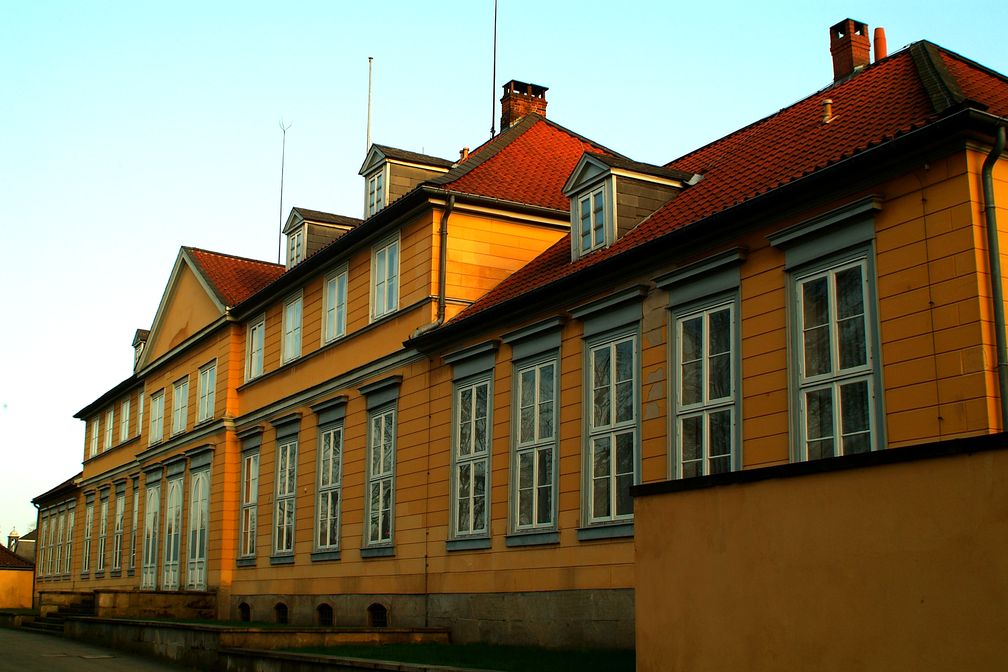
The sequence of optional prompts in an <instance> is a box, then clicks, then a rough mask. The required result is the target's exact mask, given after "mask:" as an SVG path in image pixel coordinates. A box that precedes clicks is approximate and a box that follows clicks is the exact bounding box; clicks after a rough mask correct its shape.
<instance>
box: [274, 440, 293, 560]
mask: <svg viewBox="0 0 1008 672" xmlns="http://www.w3.org/2000/svg"><path fill="white" fill-rule="evenodd" d="M297 456H298V440H297V437H296V436H291V437H289V438H285V439H283V441H282V442H281V443H279V444H278V445H277V455H276V464H277V467H276V488H275V499H276V506H275V507H274V509H273V553H274V554H277V555H284V554H291V553H293V552H294V532H295V527H296V523H297V459H298V458H297Z"/></svg>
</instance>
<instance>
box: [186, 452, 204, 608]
mask: <svg viewBox="0 0 1008 672" xmlns="http://www.w3.org/2000/svg"><path fill="white" fill-rule="evenodd" d="M208 481H209V474H208V472H207V471H206V470H203V471H198V472H196V473H194V474H193V475H192V480H191V482H190V484H189V542H188V544H187V545H188V548H189V566H188V571H187V572H186V587H187V588H189V589H190V590H204V589H206V559H207V518H208V517H209V515H210V496H209V484H208Z"/></svg>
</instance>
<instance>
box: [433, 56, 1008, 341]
mask: <svg viewBox="0 0 1008 672" xmlns="http://www.w3.org/2000/svg"><path fill="white" fill-rule="evenodd" d="M934 59H938V63H933V62H932V61H933V60H934ZM942 64H944V66H945V68H946V69H947V75H948V76H947V77H944V79H943V75H942V73H941V72H940V70H941V65H942ZM925 70H928V72H925ZM932 70H934V71H936V72H930V71H932ZM936 73H937V74H936ZM950 79H951V81H949V80H950ZM957 86H958V89H959V90H960V91H961V95H960V96H959V98H958V99H957V98H956V93H957V91H956V87H957ZM962 98H965V99H967V100H972V101H980V102H981V104H980V105H979V107H981V108H982V107H983V106H984V105H986V106H988V108H989V109H988V111H989V112H991V113H993V114H997V115H1008V79H1006V78H1005V77H1004V76H1002V75H999V74H997V73H995V72H993V71H991V70H988V69H986V68H983V67H982V66H979V65H977V64H976V63H973V62H971V61H969V60H967V59H964V58H963V57H961V56H958V55H957V54H953V53H951V52H948V51H945V50H943V49H941V48H938V47H935V46H934V45H932V44H930V43H927V42H918V43H915V44H914V45H911V46H910V47H909V48H908V49H905V50H903V51H900V52H898V53H896V54H893V55H892V56H890V57H888V58H886V59H883V60H880V61H878V62H876V63H875V64H872V65H870V66H868V67H866V68H865V69H864V70H863V71H862V72H860V73H858V74H856V75H854V76H853V77H851V78H849V79H846V80H842V81H840V82H839V83H835V84H833V85H831V86H829V87H827V88H826V89H823V90H822V91H819V92H817V93H815V94H813V95H811V96H809V97H808V98H805V99H804V100H801V101H799V102H797V103H795V104H793V105H791V106H789V107H786V108H784V109H782V110H780V111H779V112H777V113H776V114H773V115H771V116H769V117H766V118H765V119H761V120H760V121H757V122H756V123H754V124H751V125H749V126H746V127H745V128H742V129H740V130H738V131H736V132H734V133H732V134H731V135H728V136H726V137H724V138H722V139H720V140H717V141H715V142H713V143H711V144H709V145H707V146H705V147H701V148H700V149H698V150H696V151H694V152H691V153H689V154H687V155H685V156H683V157H681V158H679V159H676V160H675V161H671V162H669V163H668V164H666V165H667V167H669V168H674V169H678V170H683V171H686V172H691V173H700V174H702V175H703V179H702V180H701V181H700V182H699V183H697V184H696V185H694V186H692V187H689V188H687V189H685V190H684V191H683V192H682V193H680V194H679V196H678V197H677V198H675V199H673V200H672V201H670V202H669V203H666V204H665V205H664V206H663V207H661V208H660V209H659V210H658V211H657V212H656V213H654V214H653V215H651V216H650V217H648V218H647V219H645V220H644V221H643V222H641V223H640V224H639V225H638V226H637V227H636V228H635V229H633V230H632V231H630V232H628V233H627V234H626V235H624V236H623V237H622V238H620V239H619V240H617V241H616V242H615V243H613V244H612V245H611V246H609V247H608V248H604V249H601V250H598V251H596V252H593V253H591V254H589V255H587V256H585V257H582V258H581V259H579V260H577V261H574V262H572V261H571V258H570V235H569V234H568V235H567V236H564V237H563V238H562V239H561V240H559V241H558V242H557V243H556V244H554V245H553V246H552V247H550V248H549V249H548V250H546V251H545V252H544V253H542V254H541V255H540V256H539V257H537V258H536V259H534V260H532V261H531V262H530V263H529V264H527V265H526V266H525V267H524V268H522V269H520V270H518V271H517V272H515V273H514V274H512V275H511V276H510V277H508V278H507V279H505V280H504V281H503V282H501V283H500V284H499V285H498V286H497V287H496V288H494V289H493V290H491V291H490V292H489V293H487V294H486V295H484V296H483V297H482V298H481V299H479V300H478V301H476V302H475V303H474V304H472V305H471V306H469V307H468V308H466V309H465V310H464V311H462V312H461V313H459V315H457V316H455V318H454V319H453V320H451V321H450V322H449V323H448V325H449V326H450V325H454V324H458V323H460V322H462V321H464V320H466V319H467V318H470V317H472V316H474V315H476V314H478V313H481V312H483V311H484V310H486V309H488V308H491V307H493V306H497V305H499V304H503V303H507V302H509V301H512V300H517V299H520V298H521V297H522V296H523V295H526V294H527V293H528V292H530V291H533V290H538V289H544V288H546V287H547V286H549V285H551V284H552V283H554V282H557V281H560V280H562V279H564V278H567V277H570V276H572V275H574V274H576V273H578V272H580V271H582V270H584V269H586V268H589V267H591V266H594V265H596V264H598V263H599V262H602V261H604V260H607V259H611V258H613V257H615V256H617V255H619V254H621V253H623V252H626V251H628V250H631V249H634V248H637V247H639V246H641V245H642V244H644V243H647V242H649V241H652V240H655V239H657V238H659V237H661V236H663V235H666V234H668V233H670V232H672V231H674V230H676V229H681V228H683V227H685V226H688V225H690V224H693V223H696V222H699V221H701V220H703V219H705V218H707V217H710V216H711V215H714V214H717V213H719V212H722V211H724V210H727V209H729V208H732V207H733V206H736V205H739V204H741V203H744V202H746V201H749V200H751V199H753V198H754V197H756V196H759V195H761V194H765V193H766V192H769V191H772V190H774V189H776V188H778V187H781V186H784V185H786V184H789V183H791V182H794V181H796V180H799V179H801V178H803V177H805V176H808V175H810V174H813V173H816V172H818V171H821V170H823V169H824V168H826V167H828V166H831V165H833V164H835V163H837V162H840V161H842V160H844V159H847V158H849V157H852V156H854V155H857V154H860V153H862V152H864V151H866V150H868V149H870V148H872V147H875V146H877V145H880V144H883V143H886V142H888V141H891V140H893V139H895V138H897V137H900V136H902V135H905V134H907V133H909V132H910V131H913V130H915V129H919V128H921V127H923V126H926V125H928V124H930V123H933V122H934V121H936V120H937V119H938V118H939V117H940V116H942V113H943V112H945V111H946V110H953V111H954V110H955V109H957V108H956V105H958V104H959V103H960V102H961V99H962ZM826 99H830V100H832V101H833V103H832V111H833V119H832V121H831V122H830V123H823V121H822V120H823V101H825V100H826ZM942 100H946V103H945V105H944V109H941V104H940V101H942ZM936 107H938V108H939V109H937V110H936ZM558 206H559V203H558ZM562 207H567V206H566V205H563V206H562Z"/></svg>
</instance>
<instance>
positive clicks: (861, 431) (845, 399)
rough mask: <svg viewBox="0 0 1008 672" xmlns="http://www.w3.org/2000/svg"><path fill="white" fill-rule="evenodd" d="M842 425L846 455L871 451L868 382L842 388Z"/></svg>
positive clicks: (864, 381)
mask: <svg viewBox="0 0 1008 672" xmlns="http://www.w3.org/2000/svg"><path fill="white" fill-rule="evenodd" d="M840 423H841V426H842V431H843V453H844V455H850V454H852V453H863V452H867V451H868V450H869V449H870V441H871V432H870V427H871V425H870V418H869V409H868V381H866V380H862V381H858V382H855V383H848V384H847V385H842V386H841V387H840Z"/></svg>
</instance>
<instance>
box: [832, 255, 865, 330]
mask: <svg viewBox="0 0 1008 672" xmlns="http://www.w3.org/2000/svg"><path fill="white" fill-rule="evenodd" d="M836 294H837V318H839V319H841V320H842V319H844V318H848V317H854V316H856V315H863V314H864V290H863V284H862V282H861V267H860V266H855V267H853V268H847V269H844V270H842V271H840V272H839V273H837V274H836Z"/></svg>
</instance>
